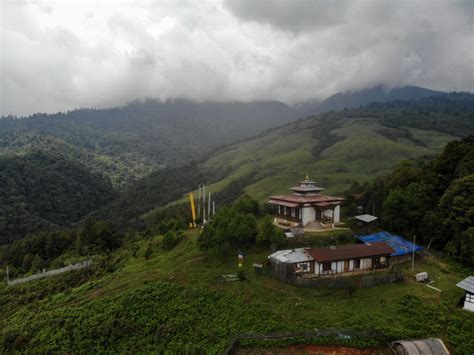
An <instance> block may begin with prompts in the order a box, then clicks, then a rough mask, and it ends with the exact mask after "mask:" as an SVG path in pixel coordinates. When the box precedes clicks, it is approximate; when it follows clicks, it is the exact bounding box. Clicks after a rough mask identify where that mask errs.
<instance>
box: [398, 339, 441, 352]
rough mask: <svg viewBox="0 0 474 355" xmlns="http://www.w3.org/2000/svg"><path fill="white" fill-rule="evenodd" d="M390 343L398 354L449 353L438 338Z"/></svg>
mask: <svg viewBox="0 0 474 355" xmlns="http://www.w3.org/2000/svg"><path fill="white" fill-rule="evenodd" d="M390 345H391V347H392V349H393V350H394V352H395V354H397V355H449V351H448V348H446V345H444V343H443V341H442V340H441V339H438V338H428V339H415V340H398V341H394V342H393V343H391V344H390Z"/></svg>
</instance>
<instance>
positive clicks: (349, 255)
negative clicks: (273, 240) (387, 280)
mask: <svg viewBox="0 0 474 355" xmlns="http://www.w3.org/2000/svg"><path fill="white" fill-rule="evenodd" d="M393 252H394V250H393V249H392V248H391V247H390V246H388V245H387V244H386V243H366V244H346V245H340V246H331V247H326V248H300V249H293V250H279V251H277V252H275V253H273V254H271V255H270V256H269V257H268V259H269V262H270V265H271V267H272V269H273V271H274V272H277V273H278V274H280V275H282V274H285V275H286V276H291V275H299V274H306V275H314V276H327V275H348V274H353V273H363V272H367V271H371V270H375V269H385V268H388V266H389V265H390V263H389V261H390V254H391V253H393Z"/></svg>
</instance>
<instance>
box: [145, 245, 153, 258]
mask: <svg viewBox="0 0 474 355" xmlns="http://www.w3.org/2000/svg"><path fill="white" fill-rule="evenodd" d="M152 255H153V247H152V245H151V243H148V244H147V246H146V249H145V252H144V253H143V257H144V258H145V259H146V260H148V259H150V257H151V256H152Z"/></svg>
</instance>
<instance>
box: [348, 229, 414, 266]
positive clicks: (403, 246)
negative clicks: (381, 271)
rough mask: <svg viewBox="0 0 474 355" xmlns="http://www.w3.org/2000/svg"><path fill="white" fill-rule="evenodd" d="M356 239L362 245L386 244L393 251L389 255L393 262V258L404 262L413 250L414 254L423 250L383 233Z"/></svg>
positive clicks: (392, 235) (396, 236) (404, 240)
mask: <svg viewBox="0 0 474 355" xmlns="http://www.w3.org/2000/svg"><path fill="white" fill-rule="evenodd" d="M357 239H359V240H360V241H361V242H362V243H379V242H383V243H387V244H388V245H389V246H390V247H391V248H392V249H394V250H395V251H394V252H393V253H392V254H390V257H391V258H392V260H394V257H395V258H396V260H398V261H404V260H406V259H409V258H410V257H411V255H412V253H413V250H415V252H418V251H420V250H423V247H421V246H419V245H416V244H414V243H413V242H410V241H409V240H406V239H405V238H403V237H400V236H398V235H394V234H391V233H389V232H385V231H383V232H378V233H374V234H368V235H362V236H358V237H357Z"/></svg>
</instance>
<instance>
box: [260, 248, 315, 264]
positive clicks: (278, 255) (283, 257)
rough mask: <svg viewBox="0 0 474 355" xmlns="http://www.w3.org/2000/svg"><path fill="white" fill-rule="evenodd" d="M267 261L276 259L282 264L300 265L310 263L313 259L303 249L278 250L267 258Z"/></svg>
mask: <svg viewBox="0 0 474 355" xmlns="http://www.w3.org/2000/svg"><path fill="white" fill-rule="evenodd" d="M268 258H269V259H277V260H279V261H281V262H283V263H301V262H305V261H311V260H313V258H312V257H311V256H310V255H309V254H308V253H307V252H306V250H305V249H303V248H299V249H292V250H279V251H276V252H274V253H273V254H272V255H270V256H269V257H268Z"/></svg>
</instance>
